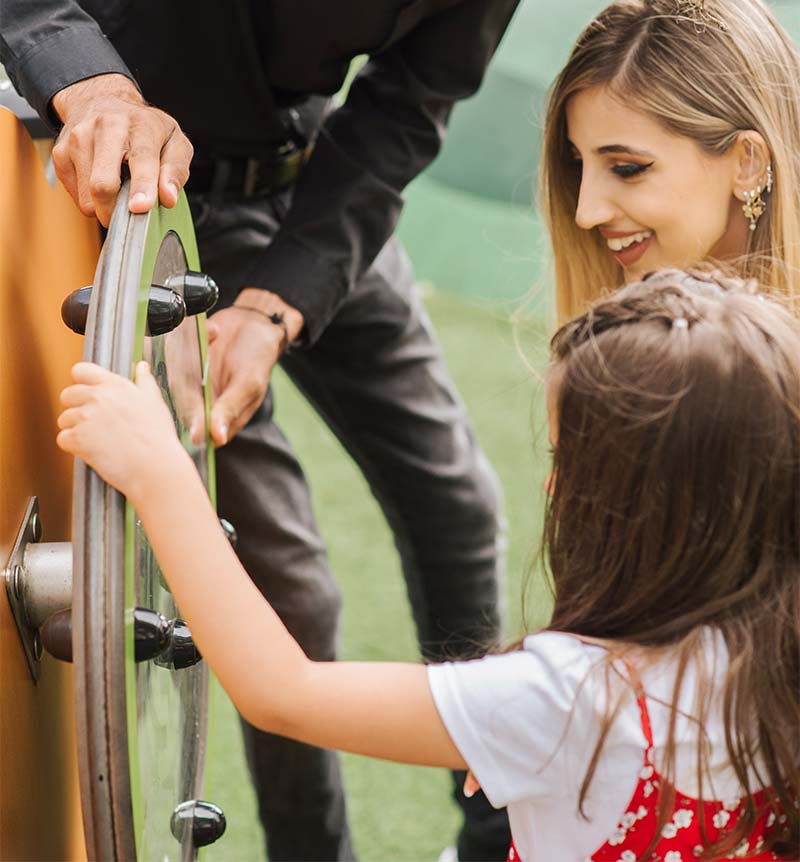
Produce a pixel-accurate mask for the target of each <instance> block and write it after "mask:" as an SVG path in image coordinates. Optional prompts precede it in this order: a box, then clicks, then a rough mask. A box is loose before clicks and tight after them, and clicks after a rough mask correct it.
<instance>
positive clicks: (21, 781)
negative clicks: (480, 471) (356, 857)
mask: <svg viewBox="0 0 800 862" xmlns="http://www.w3.org/2000/svg"><path fill="white" fill-rule="evenodd" d="M40 149H41V147H40ZM0 158H1V159H2V163H3V165H4V169H3V173H4V175H5V179H4V181H1V182H0V243H1V244H2V245H0V362H1V363H2V366H1V367H2V374H0V382H1V383H2V386H1V387H0V411H2V422H0V495H2V496H0V500H2V509H1V514H0V566H1V567H2V573H3V576H4V581H5V590H0V665H2V674H1V678H2V685H3V693H2V698H1V699H0V859H2V860H23V859H31V860H36V859H44V858H47V859H69V860H75V859H84V858H87V857H88V858H89V859H92V860H94V859H102V860H112V859H114V860H132V859H143V860H144V859H147V860H149V859H159V860H162V859H163V860H181V862H185V860H192V859H195V858H197V851H198V848H199V847H202V846H204V845H206V844H209V843H211V842H212V841H214V840H216V839H217V838H218V837H219V836H220V835H221V834H222V832H223V831H224V828H225V819H224V815H223V813H222V811H221V810H220V809H219V808H217V807H216V806H214V805H213V804H211V803H208V802H206V801H204V800H203V784H204V766H205V746H206V725H207V706H208V685H209V679H208V671H207V669H206V666H205V664H204V663H203V661H202V657H201V656H200V654H199V652H198V651H197V649H196V648H195V646H194V644H193V642H192V639H191V632H190V631H189V629H188V628H187V626H186V624H185V623H184V622H183V621H182V620H181V619H180V616H179V612H178V609H177V608H176V606H175V604H174V602H173V600H172V596H171V594H170V592H169V589H168V587H167V585H166V583H165V582H164V580H163V578H162V577H161V574H160V571H159V569H158V565H157V563H156V561H155V559H154V556H153V554H152V551H151V549H150V547H149V544H148V542H147V539H146V537H145V535H144V532H143V530H142V528H141V524H140V523H139V522H138V520H137V518H136V514H135V512H134V511H133V509H132V508H131V507H130V506H129V505H128V504H127V503H126V501H125V499H124V498H123V497H121V495H119V494H118V493H117V492H116V491H114V490H113V489H112V488H111V487H109V486H108V485H106V484H105V483H104V482H103V481H102V480H101V479H100V478H99V477H98V476H97V475H96V474H94V473H93V472H92V471H90V470H89V469H88V468H87V467H86V466H85V465H84V464H82V463H80V462H78V463H76V464H75V468H74V477H72V476H71V475H70V473H71V464H70V459H69V458H67V457H66V456H64V454H63V453H61V452H59V451H58V450H57V448H56V447H55V442H54V441H55V434H56V431H57V429H56V425H55V418H56V416H57V413H58V392H59V391H60V389H61V388H62V387H63V386H64V385H66V384H67V383H68V382H69V380H68V375H69V368H70V366H71V364H72V363H73V362H74V361H77V360H78V359H79V358H80V356H81V339H80V337H79V334H84V335H85V338H84V340H83V358H84V359H87V360H91V361H94V362H97V363H99V364H101V365H103V366H104V367H106V368H110V369H112V370H113V371H116V372H119V373H121V374H126V375H129V374H130V373H131V371H132V368H133V366H134V363H135V362H136V361H138V360H139V359H142V358H143V359H146V360H148V361H149V362H150V365H151V368H152V369H153V372H154V374H155V376H156V379H157V380H158V382H159V385H160V387H161V390H162V393H163V395H164V398H165V400H166V402H167V404H168V405H169V407H170V409H171V411H172V414H173V417H174V419H175V423H176V428H177V431H178V434H179V435H180V438H181V440H182V442H183V444H184V446H185V447H186V448H187V450H188V451H189V453H190V454H191V456H192V458H193V460H194V463H195V464H196V466H197V469H198V471H199V473H200V475H201V476H202V477H203V479H204V481H205V482H206V485H207V487H208V489H209V493H210V494H211V495H212V497H213V488H214V461H213V448H212V447H211V446H210V445H209V441H208V435H207V433H206V419H207V416H208V410H209V389H208V387H207V385H206V379H207V350H206V348H207V341H206V333H205V313H206V312H207V311H208V310H209V309H210V308H211V306H213V304H214V302H215V301H216V296H217V291H216V285H214V283H213V281H212V280H211V279H209V278H207V277H206V276H204V275H203V274H202V273H200V272H199V271H198V270H199V261H198V255H197V248H196V244H195V240H194V232H193V228H192V222H191V217H190V214H189V209H188V205H187V203H186V199H185V197H182V198H181V200H180V201H179V204H178V206H177V207H176V208H175V209H173V210H167V209H163V208H158V209H156V210H154V211H152V212H151V213H149V214H146V215H132V214H130V213H129V212H128V208H127V188H126V187H124V188H123V190H122V192H121V193H120V196H119V200H118V203H117V207H116V209H115V211H114V215H113V217H112V221H111V224H110V228H109V232H108V235H107V237H106V240H105V243H104V246H103V250H102V253H101V254H100V257H99V262H98V258H97V254H98V249H99V240H98V230H97V225H96V223H95V222H94V221H92V220H88V219H85V218H83V217H82V216H81V215H80V213H79V212H78V210H77V209H76V208H75V206H74V204H73V203H72V201H71V200H70V199H69V197H68V195H67V194H66V192H65V191H64V190H63V188H60V187H58V186H55V187H51V186H50V184H49V183H48V181H47V178H46V174H45V169H44V167H43V165H42V162H41V160H40V159H39V156H38V155H37V152H36V148H35V147H34V144H33V143H32V141H31V140H30V137H29V136H28V134H27V132H26V131H25V130H24V128H23V127H22V125H21V123H20V122H19V120H18V119H17V118H16V117H15V116H14V115H12V114H11V113H10V112H8V111H6V110H4V109H2V108H0ZM95 264H96V271H95V275H94V280H93V283H92V285H91V286H90V287H84V288H78V289H75V290H73V291H72V292H71V293H70V294H69V296H67V298H66V299H64V294H65V293H67V292H68V291H69V290H70V289H72V288H76V287H77V286H78V285H81V284H86V283H87V282H88V281H89V280H90V278H91V271H92V269H93V268H94V266H95ZM62 300H63V305H62ZM59 314H60V315H61V316H62V317H63V320H64V322H65V323H67V324H68V326H69V327H70V329H71V330H72V332H70V331H69V330H68V329H67V327H66V326H65V325H64V323H62V322H61V320H60V319H59ZM70 508H71V510H72V512H71V527H70V514H69V510H70ZM81 812H82V817H81V816H80V813H81ZM81 821H82V828H81Z"/></svg>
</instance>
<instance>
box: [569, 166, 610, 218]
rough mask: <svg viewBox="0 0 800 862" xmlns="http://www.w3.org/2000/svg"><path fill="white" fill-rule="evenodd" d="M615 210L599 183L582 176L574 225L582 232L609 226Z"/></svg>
mask: <svg viewBox="0 0 800 862" xmlns="http://www.w3.org/2000/svg"><path fill="white" fill-rule="evenodd" d="M615 213H616V209H615V208H614V206H613V204H612V203H611V201H610V200H609V199H608V196H607V195H605V194H604V193H603V189H602V187H601V186H600V184H599V183H597V182H596V181H593V180H592V178H591V177H587V176H586V174H584V177H583V180H582V181H581V188H580V193H579V194H578V207H577V209H576V210H575V224H577V225H578V227H579V228H583V230H592V228H596V227H598V226H599V225H604V224H611V223H613V220H614V215H615Z"/></svg>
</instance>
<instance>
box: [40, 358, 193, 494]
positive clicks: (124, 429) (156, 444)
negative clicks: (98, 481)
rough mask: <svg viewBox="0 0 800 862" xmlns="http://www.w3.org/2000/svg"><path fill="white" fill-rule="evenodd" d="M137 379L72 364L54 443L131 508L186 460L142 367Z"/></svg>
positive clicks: (141, 365)
mask: <svg viewBox="0 0 800 862" xmlns="http://www.w3.org/2000/svg"><path fill="white" fill-rule="evenodd" d="M135 376H136V382H135V383H134V382H132V381H130V380H128V379H126V378H125V377H121V376H120V375H118V374H114V373H113V372H111V371H107V370H106V369H104V368H101V367H100V366H99V365H94V364H93V363H91V362H79V363H78V364H77V365H74V366H73V368H72V379H73V381H74V383H73V385H72V386H68V387H67V388H66V389H64V391H63V392H62V393H61V403H62V404H63V405H64V407H65V408H66V409H65V410H64V412H63V413H62V414H61V415H60V416H59V417H58V427H59V428H61V429H62V430H61V431H60V433H59V434H58V437H57V438H56V443H57V444H58V446H59V447H60V448H61V449H64V450H65V451H66V452H70V453H71V454H73V455H75V456H76V457H78V458H82V459H83V460H84V461H85V462H86V463H87V464H88V465H89V466H90V467H91V468H92V469H93V470H94V471H95V472H96V473H98V474H99V475H100V476H101V477H102V478H103V479H104V480H105V481H106V482H108V483H109V484H110V485H113V486H114V487H115V488H116V489H117V490H118V491H120V492H121V493H122V494H124V495H125V496H126V497H128V498H129V499H130V500H131V502H133V503H134V505H136V500H137V499H140V498H141V495H142V494H145V493H147V490H148V489H152V488H153V487H157V486H158V485H160V484H162V483H163V481H164V477H165V475H166V474H167V473H169V472H170V470H171V469H172V468H173V467H174V466H175V465H176V464H181V463H182V462H183V460H185V459H186V457H187V456H186V453H185V450H184V449H183V447H182V446H181V444H180V441H179V440H178V438H177V435H176V433H175V424H174V422H173V420H172V416H171V415H170V412H169V409H168V408H167V405H166V404H165V403H164V399H163V398H162V396H161V391H160V390H159V388H158V384H157V383H156V381H155V379H154V378H153V376H152V374H151V373H150V368H149V366H148V364H147V363H146V362H140V363H138V365H137V366H136V374H135Z"/></svg>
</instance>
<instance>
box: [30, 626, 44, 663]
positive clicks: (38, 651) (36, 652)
mask: <svg viewBox="0 0 800 862" xmlns="http://www.w3.org/2000/svg"><path fill="white" fill-rule="evenodd" d="M32 646H33V657H34V658H35V659H36V661H40V660H41V658H42V636H41V635H40V634H39V631H38V629H37V630H36V631H35V632H34V633H33V644H32Z"/></svg>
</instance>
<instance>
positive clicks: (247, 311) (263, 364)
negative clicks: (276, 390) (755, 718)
mask: <svg viewBox="0 0 800 862" xmlns="http://www.w3.org/2000/svg"><path fill="white" fill-rule="evenodd" d="M254 309H255V310H254ZM274 312H280V313H281V314H283V317H284V322H285V324H286V332H284V329H283V326H280V325H278V324H275V323H272V322H270V321H269V320H267V318H266V316H265V315H268V314H272V313H274ZM303 326H304V320H303V315H302V314H301V313H300V312H299V311H297V310H296V309H294V308H292V306H290V305H287V304H286V303H285V302H283V301H282V300H281V299H280V297H278V296H276V295H275V294H272V293H269V292H267V291H265V290H259V289H256V288H246V289H245V290H243V291H242V292H241V293H240V294H239V296H238V297H237V299H236V303H235V304H234V305H233V306H232V307H231V308H224V309H223V310H222V311H218V312H217V313H216V314H215V315H214V316H213V317H212V318H211V320H210V321H209V324H208V336H209V343H210V360H211V378H212V385H213V391H214V397H215V401H214V406H213V407H212V409H211V438H212V440H213V441H214V443H215V444H216V445H217V446H224V445H225V444H226V443H227V442H228V441H229V440H232V439H233V438H234V437H235V436H236V435H237V434H238V433H239V432H240V431H241V430H242V428H244V426H245V425H246V424H247V423H248V422H249V421H250V418H251V417H252V415H253V414H254V413H255V412H256V410H257V409H258V407H259V405H260V404H261V402H262V401H263V400H264V396H265V395H266V394H267V387H268V386H269V378H270V374H271V373H272V369H273V367H274V365H275V363H276V362H277V361H278V359H279V358H280V355H281V351H282V350H283V349H285V347H286V344H285V343H284V342H285V340H286V336H287V335H288V339H289V341H293V340H294V339H295V338H297V336H298V335H299V334H300V331H301V330H302V328H303Z"/></svg>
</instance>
